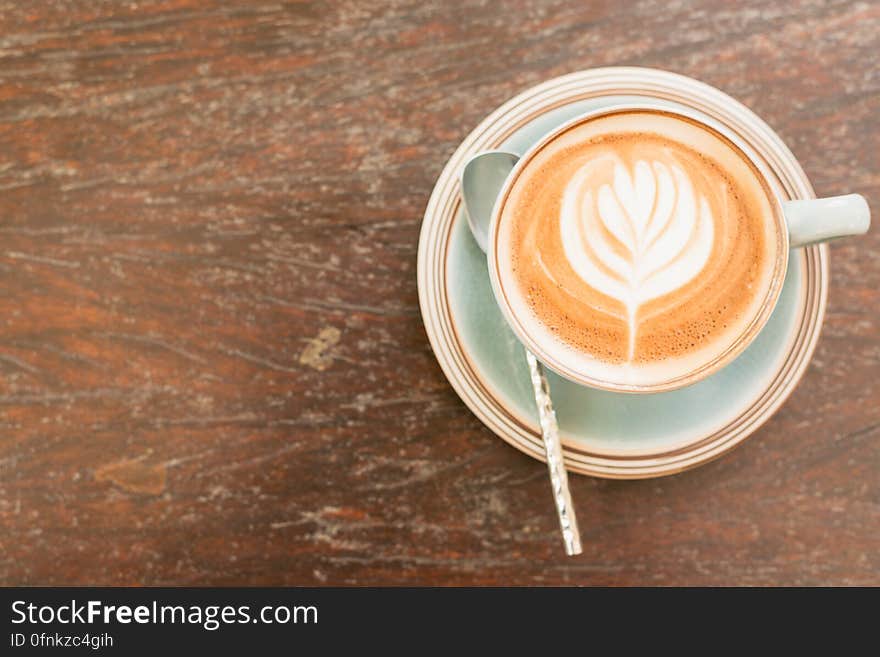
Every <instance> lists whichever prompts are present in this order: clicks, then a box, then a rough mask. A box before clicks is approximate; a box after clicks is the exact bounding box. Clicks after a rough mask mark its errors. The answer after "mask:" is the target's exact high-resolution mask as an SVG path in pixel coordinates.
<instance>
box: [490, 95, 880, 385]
mask: <svg viewBox="0 0 880 657" xmlns="http://www.w3.org/2000/svg"><path fill="white" fill-rule="evenodd" d="M493 155H497V153H494V154H487V155H486V157H491V156H493ZM477 157H480V156H477ZM514 159H515V158H511V159H510V161H513V160H514ZM869 223H870V218H869V210H868V206H867V203H866V201H865V199H864V198H863V197H862V196H860V195H858V194H849V195H845V196H835V197H831V198H823V199H809V200H788V199H787V198H785V196H784V193H783V191H782V190H781V189H779V188H778V186H777V185H776V183H775V182H774V179H773V177H772V176H771V175H770V173H769V168H768V165H767V163H766V162H764V161H763V160H762V159H761V158H760V157H759V156H758V155H757V154H756V151H755V150H754V149H753V148H752V147H751V146H750V144H749V143H748V141H747V140H746V139H745V138H744V137H743V136H742V135H740V134H738V133H736V132H734V131H733V130H732V129H730V128H729V127H727V126H725V125H723V124H721V123H719V122H718V121H716V120H714V119H710V118H709V117H707V116H705V115H703V114H701V113H699V112H697V111H691V110H685V109H674V110H673V109H669V108H668V107H664V106H660V105H654V104H651V103H647V102H646V103H637V104H626V105H616V106H613V107H607V108H604V109H601V110H598V111H594V112H590V113H587V114H584V115H581V116H579V117H577V118H575V119H573V120H571V121H569V122H567V123H565V124H563V125H562V126H560V127H558V128H557V129H555V130H553V131H552V132H550V133H549V134H548V135H546V136H545V137H543V138H542V139H541V140H539V141H538V142H537V143H535V144H534V145H532V146H531V147H530V148H529V149H528V150H527V151H526V152H525V153H524V154H523V155H522V156H520V157H518V161H516V163H515V165H514V166H513V168H512V170H511V171H510V173H509V174H508V175H507V177H506V179H505V182H504V184H503V185H502V186H501V189H500V192H499V193H498V195H497V197H496V199H495V201H494V204H493V206H492V213H491V223H490V227H489V232H488V239H487V243H486V245H485V246H486V252H487V262H488V269H489V277H490V280H491V284H492V290H493V292H494V295H495V298H496V300H497V302H498V305H499V307H500V308H501V311H502V314H503V315H504V317H505V319H506V321H507V323H508V324H509V325H510V327H511V329H512V330H513V332H514V334H515V335H516V336H517V337H518V339H519V340H520V341H521V342H522V343H523V344H524V345H525V346H526V347H527V348H528V349H529V350H530V351H531V352H532V353H534V354H535V355H536V357H537V358H538V359H539V360H540V361H542V362H543V363H544V364H545V365H546V366H548V367H549V368H550V369H552V370H553V371H555V372H557V373H558V374H560V375H561V376H563V377H565V378H567V379H569V380H572V381H574V382H576V383H580V384H583V385H588V386H591V387H595V388H600V389H604V390H610V391H617V392H630V393H652V392H662V391H667V390H673V389H676V388H680V387H683V386H686V385H690V384H692V383H695V382H697V381H699V380H702V379H704V378H706V377H708V376H710V375H711V374H713V373H714V372H717V371H718V370H719V369H720V368H722V367H724V366H725V365H727V364H728V363H730V362H731V361H732V360H734V359H735V358H736V357H737V356H738V355H739V354H741V353H742V352H743V350H745V349H746V347H747V346H748V345H749V344H751V342H752V341H753V340H754V339H755V337H756V336H757V335H758V334H759V332H760V331H761V329H762V328H763V327H764V325H765V324H766V322H767V320H768V319H769V317H770V315H771V314H772V311H773V309H774V307H775V305H776V302H777V300H778V298H779V292H780V290H781V288H782V283H783V281H784V279H785V274H786V270H787V266H788V258H789V251H790V249H793V248H800V247H804V246H807V245H810V244H815V243H818V242H824V241H828V240H831V239H835V238H838V237H844V236H848V235H857V234H861V233H864V232H866V231H867V229H868V226H869Z"/></svg>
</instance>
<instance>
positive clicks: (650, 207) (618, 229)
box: [560, 159, 714, 315]
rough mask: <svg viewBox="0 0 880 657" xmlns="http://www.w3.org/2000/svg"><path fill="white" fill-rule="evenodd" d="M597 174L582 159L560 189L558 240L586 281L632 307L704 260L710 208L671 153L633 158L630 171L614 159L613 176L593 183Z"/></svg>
mask: <svg viewBox="0 0 880 657" xmlns="http://www.w3.org/2000/svg"><path fill="white" fill-rule="evenodd" d="M606 164H607V163H606ZM597 174H598V167H597V166H596V164H595V163H588V164H587V165H585V166H583V167H582V168H581V169H579V170H578V172H577V173H576V174H575V175H574V176H573V177H572V179H571V181H569V184H568V185H567V187H566V189H565V192H564V194H563V202H562V208H561V212H560V228H561V230H562V238H563V240H562V241H563V247H564V249H565V253H566V257H567V258H568V260H569V263H570V264H571V266H572V268H573V269H574V271H575V272H576V273H577V274H578V275H579V276H580V277H581V278H582V279H583V280H584V281H585V282H586V283H587V284H589V285H591V286H592V287H594V288H595V289H597V290H598V291H600V292H602V293H603V294H606V295H608V296H610V297H612V298H615V299H617V300H619V301H621V302H622V303H623V304H624V305H625V306H626V307H627V309H628V313H629V314H630V315H634V313H635V311H636V310H637V309H638V307H639V306H640V305H642V304H644V303H646V302H648V301H650V300H652V299H655V298H657V297H660V296H663V295H664V294H668V293H669V292H672V291H674V290H676V289H678V288H679V287H681V286H683V285H685V284H686V283H688V282H690V281H691V280H692V279H693V278H694V277H695V276H696V275H697V274H699V272H700V271H701V270H702V268H703V267H704V266H705V264H706V261H707V260H708V258H709V255H710V253H711V251H712V242H713V239H714V225H713V220H712V214H711V210H710V208H709V204H708V202H707V201H706V199H705V198H702V197H700V198H699V199H697V193H696V190H695V189H694V185H693V183H692V181H691V180H690V178H689V177H688V176H687V174H686V173H685V172H684V171H683V170H682V169H681V167H679V166H678V165H677V164H676V163H675V162H674V161H672V162H669V163H665V162H660V161H653V162H650V163H649V162H646V161H644V160H639V161H637V162H636V163H635V165H634V166H633V167H632V172H631V171H630V169H629V168H627V166H626V165H625V164H624V163H623V162H622V161H621V160H620V159H615V160H614V162H613V175H612V179H611V183H610V184H609V183H608V182H605V183H603V184H601V185H598V187H599V188H598V190H597V189H595V187H596V185H595V180H596V178H597V177H599V176H598V175H597Z"/></svg>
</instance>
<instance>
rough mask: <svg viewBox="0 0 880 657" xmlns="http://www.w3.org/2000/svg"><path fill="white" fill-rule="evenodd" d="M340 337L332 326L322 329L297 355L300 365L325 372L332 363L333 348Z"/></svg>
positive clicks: (337, 330) (336, 329)
mask: <svg viewBox="0 0 880 657" xmlns="http://www.w3.org/2000/svg"><path fill="white" fill-rule="evenodd" d="M341 335H342V333H341V332H340V331H339V329H338V328H335V327H333V326H327V327H325V328H322V329H321V332H320V333H318V336H317V337H315V338H312V339H311V340H309V343H308V344H307V345H306V348H305V349H303V351H302V353H301V354H300V355H299V362H300V365H308V366H309V367H311V368H314V369H316V370H318V371H323V370H326V369H327V368H328V367H329V366H330V363H332V362H333V347H335V346H336V345H337V344H339V338H340V336H341Z"/></svg>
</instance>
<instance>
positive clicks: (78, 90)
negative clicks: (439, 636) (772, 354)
mask: <svg viewBox="0 0 880 657" xmlns="http://www.w3.org/2000/svg"><path fill="white" fill-rule="evenodd" d="M733 5H734V3H728V2H723V1H721V0H715V1H713V2H701V3H676V4H675V5H674V6H668V7H667V6H666V4H665V3H663V2H653V1H648V2H634V3H630V4H629V5H628V6H627V7H623V6H622V5H621V3H617V2H596V3H592V5H591V6H590V4H589V3H583V2H524V1H523V2H516V3H505V6H504V7H503V8H502V7H501V6H500V5H499V4H498V3H483V2H443V3H440V2H433V3H432V2H423V1H415V0H404V1H402V2H395V3H368V2H363V1H359V0H352V1H350V2H326V3H323V2H307V1H306V2H292V3H289V2H288V3H277V2H231V1H229V0H222V1H220V0H218V1H217V2H209V1H207V0H189V1H187V0H167V1H165V2H153V1H145V2H139V3H129V2H95V3H70V2H62V1H61V0H57V1H46V2H39V3H38V2H27V3H25V2H17V1H14V0H5V1H2V2H0V28H2V29H0V189H2V194H0V286H2V288H0V317H2V324H0V326H2V330H0V583H2V584H49V585H60V584H131V585H134V584H148V585H149V584H200V585H207V584H254V585H262V584H296V585H324V584H328V585H329V584H358V585H360V584H434V585H446V584H477V585H482V584H578V585H596V584H606V585H629V584H661V585H678V584H693V585H697V584H721V585H731V584H745V585H752V584H795V585H797V584H874V585H877V584H880V549H878V548H880V477H878V472H880V369H878V366H880V317H878V308H880V256H878V254H880V234H878V233H880V231H878V230H876V229H875V230H874V231H872V233H871V234H869V235H868V236H867V237H866V238H863V239H852V240H849V241H844V242H841V243H839V244H835V245H834V246H833V247H832V265H831V269H832V283H831V292H830V298H829V305H828V315H827V319H826V324H825V329H824V333H823V337H822V339H821V341H820V343H819V347H818V350H817V352H816V355H815V358H814V360H813V363H812V365H811V367H810V369H809V371H808V372H807V374H806V376H805V378H804V380H803V382H802V383H801V385H800V387H799V388H798V390H797V391H796V392H795V394H794V395H793V396H792V397H791V399H790V400H789V401H788V402H787V403H786V404H785V406H784V407H783V408H782V410H781V411H780V412H779V413H778V414H777V415H776V416H775V417H774V418H773V419H772V420H771V421H770V422H769V423H768V424H767V425H765V426H764V427H763V428H762V429H761V430H760V431H758V433H757V434H756V435H755V436H754V437H752V438H751V439H750V440H749V441H747V442H746V444H745V445H744V446H742V447H740V448H739V449H737V450H735V451H734V452H733V453H731V454H729V455H727V456H725V457H724V458H723V459H721V460H720V461H716V462H714V463H712V464H710V465H707V466H705V467H702V468H700V469H698V470H695V471H692V472H688V473H685V474H681V475H678V476H675V477H671V478H666V479H660V480H649V481H639V482H616V481H601V480H597V479H589V478H585V477H575V478H574V479H573V481H572V487H573V494H574V498H575V501H576V503H577V505H578V509H579V511H580V520H581V525H582V529H583V531H584V542H585V553H584V554H583V555H582V556H581V557H579V558H576V559H570V560H567V559H565V558H564V557H563V556H562V546H561V542H560V539H559V536H558V534H557V527H556V518H555V515H554V511H553V505H552V501H551V497H550V492H549V488H548V483H547V477H546V473H545V467H544V465H543V464H541V463H539V462H537V461H534V460H532V459H530V458H528V457H526V456H524V455H522V454H520V453H519V452H517V451H516V450H514V449H512V448H511V447H509V446H507V445H506V444H504V443H503V442H502V441H501V440H499V439H498V438H496V437H495V436H494V435H492V434H491V433H490V432H489V431H488V430H487V429H485V428H484V427H483V426H482V425H481V424H480V423H479V422H478V421H477V420H476V419H475V418H474V417H473V416H472V415H471V414H470V412H469V411H468V410H467V408H466V407H465V406H464V405H463V404H462V403H461V401H459V399H458V398H457V397H456V395H455V394H454V392H453V391H452V389H451V388H450V387H449V385H448V384H447V382H446V380H445V379H444V377H443V374H442V373H441V371H440V369H439V367H438V365H437V364H436V362H435V360H434V358H433V356H432V353H431V350H430V347H429V345H428V342H427V339H426V336H425V332H424V330H423V328H422V323H421V319H420V316H419V310H418V296H417V289H416V277H415V262H416V246H417V241H418V234H419V226H420V223H421V218H422V212H423V210H424V208H425V204H426V202H427V199H428V196H429V194H430V192H431V188H432V185H433V183H434V180H435V179H436V177H437V175H438V174H439V173H440V170H441V168H442V166H443V164H444V162H445V160H446V159H447V158H448V157H449V155H450V154H451V153H452V152H453V150H454V149H455V148H456V146H457V144H458V143H459V141H460V140H461V139H462V138H463V137H464V136H465V135H466V134H467V133H468V132H469V131H470V130H471V129H472V128H473V127H474V126H475V125H476V124H477V123H478V122H479V121H480V120H481V119H482V117H483V116H485V115H486V114H487V113H488V112H489V111H490V110H491V109H492V108H494V107H495V106H497V105H498V104H500V103H501V102H503V101H504V100H506V99H507V98H509V97H510V96H512V95H513V94H515V93H517V92H519V91H521V90H523V89H525V88H527V87H529V86H531V85H533V84H536V83H538V82H540V81H542V80H545V79H547V78H549V77H552V76H556V75H560V74H563V73H566V72H570V71H574V70H578V69H583V68H589V67H594V66H602V65H611V64H631V65H644V66H654V67H660V68H665V69H670V70H673V71H677V72H681V73H685V74H688V75H691V76H694V77H696V78H699V79H702V80H705V81H707V82H709V83H710V84H713V85H715V86H718V87H720V88H721V89H723V90H724V91H727V92H728V93H730V94H732V95H733V96H735V97H737V98H739V99H740V100H742V101H743V102H745V103H746V104H747V105H749V106H750V107H752V108H753V109H754V110H756V111H757V112H758V114H760V115H761V116H763V117H764V118H765V119H766V120H767V121H768V122H769V123H770V125H771V126H773V127H774V128H775V129H776V130H778V131H779V133H780V134H781V135H782V137H783V138H784V139H785V140H786V141H787V143H788V144H789V145H790V147H791V148H792V149H793V151H794V152H795V154H796V155H797V156H798V157H799V158H800V161H801V163H802V164H803V166H804V168H805V170H806V171H807V173H808V175H809V176H810V178H811V179H812V181H813V184H814V186H815V188H816V192H817V193H818V194H820V195H832V194H838V193H844V192H849V191H860V192H862V193H864V194H865V195H866V196H867V197H868V199H869V201H870V202H871V203H873V204H874V206H875V207H876V208H880V160H878V157H880V65H878V64H880V55H878V53H880V5H878V3H877V2H871V3H868V4H865V3H856V2H833V3H824V2H821V3H820V2H801V3H789V2H786V3H769V2H739V3H736V8H735V9H734V8H733Z"/></svg>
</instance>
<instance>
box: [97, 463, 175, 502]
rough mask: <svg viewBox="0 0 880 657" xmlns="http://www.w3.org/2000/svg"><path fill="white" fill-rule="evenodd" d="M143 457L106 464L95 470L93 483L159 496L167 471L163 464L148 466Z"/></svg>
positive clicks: (163, 487) (162, 489) (163, 486)
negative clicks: (109, 484)
mask: <svg viewBox="0 0 880 657" xmlns="http://www.w3.org/2000/svg"><path fill="white" fill-rule="evenodd" d="M143 458H144V457H138V458H134V459H123V460H121V461H114V462H113V463H107V464H106V465H102V466H101V467H100V468H98V469H97V470H95V481H109V482H110V483H111V484H114V485H116V486H118V487H119V488H121V489H122V490H124V491H126V492H128V493H136V494H140V495H161V494H162V492H163V491H164V490H165V483H166V479H167V473H168V470H167V468H166V467H165V464H163V463H159V464H156V465H149V464H147V463H144V462H143Z"/></svg>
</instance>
